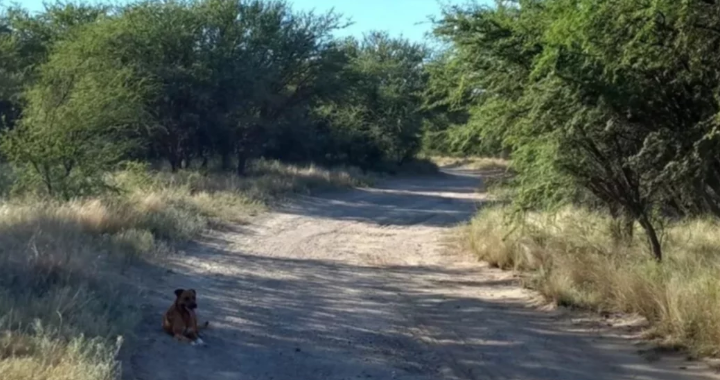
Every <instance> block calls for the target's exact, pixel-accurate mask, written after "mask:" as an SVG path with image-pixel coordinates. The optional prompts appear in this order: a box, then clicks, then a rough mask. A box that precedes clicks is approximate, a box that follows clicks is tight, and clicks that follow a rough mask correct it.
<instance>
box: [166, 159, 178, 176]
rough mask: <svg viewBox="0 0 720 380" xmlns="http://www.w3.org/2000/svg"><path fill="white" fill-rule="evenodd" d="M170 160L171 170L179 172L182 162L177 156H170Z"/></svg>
mask: <svg viewBox="0 0 720 380" xmlns="http://www.w3.org/2000/svg"><path fill="white" fill-rule="evenodd" d="M168 161H169V162H170V171H172V172H173V173H175V172H177V171H178V169H179V168H180V162H179V160H178V159H177V157H169V158H168Z"/></svg>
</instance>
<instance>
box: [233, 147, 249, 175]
mask: <svg viewBox="0 0 720 380" xmlns="http://www.w3.org/2000/svg"><path fill="white" fill-rule="evenodd" d="M237 160H238V162H237V168H236V170H235V173H236V174H237V175H238V176H240V177H242V176H244V175H245V166H247V156H246V155H245V152H243V151H242V150H240V151H238V154H237Z"/></svg>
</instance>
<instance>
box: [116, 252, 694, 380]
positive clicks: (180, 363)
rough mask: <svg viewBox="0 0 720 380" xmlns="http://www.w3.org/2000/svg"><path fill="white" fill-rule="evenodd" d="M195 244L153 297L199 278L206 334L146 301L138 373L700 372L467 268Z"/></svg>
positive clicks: (586, 379)
mask: <svg viewBox="0 0 720 380" xmlns="http://www.w3.org/2000/svg"><path fill="white" fill-rule="evenodd" d="M193 252H197V253H193V255H194V258H195V259H197V260H200V261H187V260H185V261H178V262H176V263H175V264H174V272H175V274H173V275H171V276H170V277H169V278H168V284H169V285H168V286H167V288H166V289H155V290H156V293H155V294H153V296H156V297H158V299H157V300H156V301H157V302H154V303H153V305H163V300H164V301H165V303H166V304H167V305H169V304H170V303H171V302H172V290H173V289H174V287H193V288H195V289H197V290H198V302H199V305H200V306H199V315H200V316H201V318H203V317H205V318H207V319H209V320H210V323H211V328H210V329H209V330H207V332H206V333H205V340H206V342H207V343H208V346H207V347H192V346H188V345H182V344H180V343H178V342H175V341H173V340H172V338H171V337H169V336H166V335H164V334H163V333H162V332H161V331H160V318H161V315H162V313H163V312H164V308H165V307H166V306H153V307H150V308H148V309H147V310H146V311H145V312H146V315H145V319H144V322H143V330H142V331H141V336H142V337H144V340H143V341H142V342H141V344H140V346H139V347H137V349H136V352H135V354H134V355H132V357H131V358H130V365H131V366H132V367H133V369H134V375H135V378H136V379H148V380H149V379H153V380H163V379H178V378H183V379H275V380H285V379H287V380H291V379H292V380H296V379H356V378H374V379H423V380H425V379H486V378H487V379H528V380H530V379H532V380H611V379H612V380H618V379H620V380H621V379H657V380H671V379H673V380H674V379H681V378H682V379H691V378H692V379H702V378H703V377H700V376H699V375H697V376H696V377H689V376H688V372H687V371H685V372H682V374H684V375H685V376H682V375H681V372H678V371H668V372H653V370H652V369H650V367H649V366H646V365H642V364H643V363H642V361H640V365H638V356H637V355H635V352H634V351H633V350H632V348H629V346H628V345H627V343H626V342H623V341H622V340H620V339H613V338H605V339H602V340H599V341H596V340H595V339H596V336H595V335H594V334H592V333H591V332H588V331H582V330H577V331H573V330H572V329H568V328H566V327H563V326H562V324H561V323H560V322H559V320H558V318H557V315H555V314H552V313H541V312H538V311H537V310H534V309H531V308H528V307H526V306H525V305H526V304H527V303H526V300H524V299H520V298H517V299H514V298H512V297H509V298H505V299H497V300H489V299H487V298H480V297H477V296H475V295H476V294H477V292H476V291H491V292H498V294H502V291H503V290H504V289H505V290H507V289H508V288H513V287H514V286H515V284H513V283H510V282H507V281H495V280H493V281H478V280H477V277H478V275H477V272H476V269H472V268H467V269H457V268H455V269H448V268H443V267H435V266H396V267H386V268H383V269H379V268H376V267H370V266H360V265H350V264H345V263H341V262H337V261H329V260H302V259H291V258H282V257H276V258H274V257H267V256H260V255H256V254H253V253H241V252H234V251H227V250H224V249H222V248H218V247H217V246H216V245H212V246H210V245H208V246H205V247H204V248H203V249H202V250H194V251H193ZM204 255H212V256H213V260H215V261H216V262H218V266H217V267H216V268H215V269H214V270H212V271H210V273H211V274H210V275H208V274H207V273H208V268H203V269H202V270H200V269H199V268H197V267H194V264H192V262H201V260H202V259H203V256H204ZM188 262H190V264H188ZM201 272H202V273H203V275H199V273H201ZM439 283H440V284H443V285H444V286H438V284H439ZM470 290H472V291H470Z"/></svg>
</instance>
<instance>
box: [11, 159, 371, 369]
mask: <svg viewBox="0 0 720 380" xmlns="http://www.w3.org/2000/svg"><path fill="white" fill-rule="evenodd" d="M250 174H251V175H250V176H249V177H247V178H243V179H238V178H236V177H234V176H229V175H219V174H216V175H207V176H203V175H201V174H199V173H197V172H180V173H175V174H170V173H147V172H142V171H137V170H135V171H125V172H121V173H117V174H115V175H114V176H113V181H114V185H116V186H117V187H118V188H120V189H123V190H124V191H123V192H122V194H119V195H114V196H111V197H103V198H94V199H81V200H73V201H70V202H56V201H49V200H46V201H41V200H37V199H34V200H33V199H10V200H7V199H6V200H5V201H0V373H1V374H2V376H0V377H2V379H3V380H31V379H32V380H46V379H47V380H50V379H58V380H59V379H73V380H105V379H107V380H110V379H117V378H118V375H119V368H118V367H117V362H116V358H115V357H116V353H117V351H118V350H119V347H120V344H121V342H122V340H123V338H122V337H126V336H128V334H130V333H131V332H132V329H133V327H134V325H135V323H136V321H137V313H136V310H135V308H134V306H133V305H134V304H135V303H137V300H136V299H135V296H136V294H134V293H133V289H128V286H127V285H123V284H124V283H125V281H123V280H122V272H123V270H124V269H126V268H127V267H128V265H132V264H133V263H134V262H135V261H136V260H138V259H146V258H150V257H153V258H155V259H161V258H162V255H163V254H165V253H167V252H168V251H169V250H170V247H172V246H173V244H177V243H182V242H184V241H187V240H189V239H192V238H193V237H195V236H197V235H198V234H199V233H200V232H202V231H203V230H204V229H206V228H207V227H208V226H209V225H212V224H216V223H242V222H243V221H244V220H246V219H247V218H248V217H250V216H251V215H254V214H256V213H258V212H261V211H262V210H263V208H265V207H266V205H268V204H269V203H270V202H272V201H275V200H277V199H280V198H281V197H283V196H284V195H286V194H289V193H307V192H310V191H314V190H324V189H330V188H336V187H348V186H358V185H362V184H365V183H367V182H368V181H369V180H370V179H369V178H368V177H365V176H362V175H360V174H359V173H358V172H357V171H355V170H350V169H334V170H326V169H322V168H319V167H315V166H307V167H297V166H288V165H282V164H280V163H277V162H268V161H260V162H256V163H254V164H253V166H252V168H251V169H250ZM131 301H132V302H131Z"/></svg>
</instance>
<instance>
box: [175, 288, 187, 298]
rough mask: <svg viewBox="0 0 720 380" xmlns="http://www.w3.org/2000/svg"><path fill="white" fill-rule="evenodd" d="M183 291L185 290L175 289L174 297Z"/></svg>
mask: <svg viewBox="0 0 720 380" xmlns="http://www.w3.org/2000/svg"><path fill="white" fill-rule="evenodd" d="M184 291H185V290H184V289H175V296H176V297H180V295H181V294H182V292H184Z"/></svg>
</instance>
